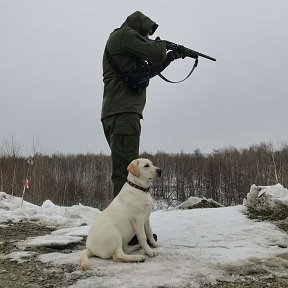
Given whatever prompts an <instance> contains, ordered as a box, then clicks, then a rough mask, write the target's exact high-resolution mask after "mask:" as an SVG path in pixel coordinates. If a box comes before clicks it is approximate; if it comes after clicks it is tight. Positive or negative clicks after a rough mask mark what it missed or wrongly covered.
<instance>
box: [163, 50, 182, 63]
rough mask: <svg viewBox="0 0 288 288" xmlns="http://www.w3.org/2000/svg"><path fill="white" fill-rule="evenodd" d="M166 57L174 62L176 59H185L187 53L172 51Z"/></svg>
mask: <svg viewBox="0 0 288 288" xmlns="http://www.w3.org/2000/svg"><path fill="white" fill-rule="evenodd" d="M166 57H169V58H170V60H171V61H174V60H176V59H179V58H182V59H184V58H185V57H186V53H185V51H184V50H183V51H180V52H178V51H170V52H168V53H167V56H166Z"/></svg>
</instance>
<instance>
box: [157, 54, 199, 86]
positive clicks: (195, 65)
mask: <svg viewBox="0 0 288 288" xmlns="http://www.w3.org/2000/svg"><path fill="white" fill-rule="evenodd" d="M197 65H198V58H196V59H195V62H194V65H193V67H192V69H191V71H190V72H189V74H188V75H187V76H186V77H185V78H184V79H183V80H180V81H171V80H169V79H167V78H166V77H165V76H163V75H162V74H161V73H158V76H159V77H160V78H162V79H163V80H164V81H166V82H169V83H181V82H183V81H185V80H186V79H187V78H189V77H190V75H191V74H192V73H193V71H194V70H195V68H196V67H197Z"/></svg>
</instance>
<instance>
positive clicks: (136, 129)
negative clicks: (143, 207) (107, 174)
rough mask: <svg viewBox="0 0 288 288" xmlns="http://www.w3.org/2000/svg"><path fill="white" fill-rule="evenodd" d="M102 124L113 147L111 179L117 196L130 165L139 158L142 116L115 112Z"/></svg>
mask: <svg viewBox="0 0 288 288" xmlns="http://www.w3.org/2000/svg"><path fill="white" fill-rule="evenodd" d="M102 125H103V129H104V134H105V137H106V140H107V142H108V144H109V146H110V149H111V158H112V176H111V180H112V182H113V186H114V190H113V192H114V197H115V196H117V195H118V193H119V192H120V190H121V188H122V186H123V185H124V183H125V182H126V181H127V175H128V171H127V167H128V165H129V164H130V162H131V161H133V160H134V159H137V158H139V143H140V134H141V124H140V116H139V114H137V113H121V114H115V115H112V116H109V117H105V118H104V119H102Z"/></svg>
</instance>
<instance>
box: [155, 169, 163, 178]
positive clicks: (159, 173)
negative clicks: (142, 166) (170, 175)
mask: <svg viewBox="0 0 288 288" xmlns="http://www.w3.org/2000/svg"><path fill="white" fill-rule="evenodd" d="M156 171H157V174H158V176H159V177H160V176H161V174H162V170H161V169H160V168H157V170H156Z"/></svg>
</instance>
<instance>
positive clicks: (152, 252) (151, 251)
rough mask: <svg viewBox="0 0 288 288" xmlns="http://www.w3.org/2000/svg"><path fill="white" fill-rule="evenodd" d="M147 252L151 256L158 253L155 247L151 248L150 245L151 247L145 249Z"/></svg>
mask: <svg viewBox="0 0 288 288" xmlns="http://www.w3.org/2000/svg"><path fill="white" fill-rule="evenodd" d="M145 253H146V254H147V255H148V256H149V257H155V256H157V255H158V252H157V251H156V250H155V249H151V248H150V247H149V249H145Z"/></svg>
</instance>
